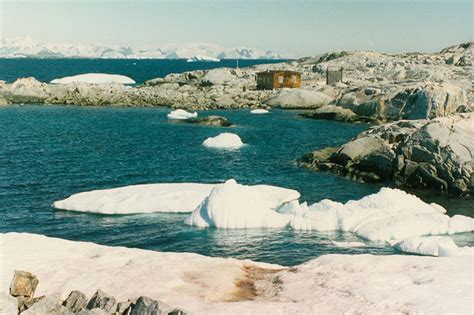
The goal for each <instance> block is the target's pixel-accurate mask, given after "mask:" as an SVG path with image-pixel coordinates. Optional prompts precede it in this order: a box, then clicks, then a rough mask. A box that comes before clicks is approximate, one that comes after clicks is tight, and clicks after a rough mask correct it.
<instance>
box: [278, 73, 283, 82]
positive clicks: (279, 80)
mask: <svg viewBox="0 0 474 315" xmlns="http://www.w3.org/2000/svg"><path fill="white" fill-rule="evenodd" d="M278 83H279V84H283V76H282V75H280V76H279V77H278Z"/></svg>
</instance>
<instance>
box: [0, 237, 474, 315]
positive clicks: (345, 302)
mask: <svg viewBox="0 0 474 315" xmlns="http://www.w3.org/2000/svg"><path fill="white" fill-rule="evenodd" d="M0 248H1V249H2V250H1V251H0V262H1V272H0V292H3V293H7V292H8V287H9V284H10V281H11V278H12V276H13V271H14V270H26V271H30V272H32V273H34V274H35V275H36V276H37V277H38V278H39V280H40V283H39V286H38V288H37V292H36V296H40V295H43V294H54V293H60V294H61V296H62V298H65V297H66V296H67V295H68V294H69V292H70V291H72V290H81V291H83V292H84V293H85V294H86V295H88V296H89V297H90V296H91V295H92V294H93V292H94V291H95V290H97V289H102V290H103V291H105V292H107V293H109V294H112V295H114V296H115V297H116V298H117V299H118V300H119V301H124V300H127V299H128V298H133V297H137V296H140V295H146V296H149V297H152V298H155V299H159V300H161V301H163V302H165V303H168V304H170V305H173V306H179V307H181V308H184V309H186V310H187V311H189V312H190V313H193V314H315V313H318V314H342V313H362V314H367V313H373V314H388V313H390V314H403V313H425V314H433V313H436V314H443V313H456V314H472V313H473V311H474V309H473V303H472V302H473V300H472V296H473V293H474V292H473V290H474V288H473V286H474V279H473V273H472V266H473V256H471V255H467V256H454V257H441V258H438V257H422V256H398V255H391V256H374V255H326V256H322V257H319V258H316V259H313V260H310V261H308V262H306V263H304V264H302V265H298V266H294V267H291V268H284V267H281V266H277V265H270V264H263V263H255V262H252V261H248V260H247V261H243V260H236V259H231V258H229V259H226V258H211V257H206V256H201V255H197V254H190V253H162V252H155V251H148V250H140V249H133V248H124V247H107V246H101V245H96V244H93V243H85V242H74V241H67V240H62V239H57V238H50V237H46V236H41V235H35V234H26V233H6V234H0ZM249 284H252V285H253V288H254V289H255V290H250V292H253V294H249V291H248V290H246V288H248V285H249Z"/></svg>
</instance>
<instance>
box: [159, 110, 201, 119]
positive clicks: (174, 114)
mask: <svg viewBox="0 0 474 315" xmlns="http://www.w3.org/2000/svg"><path fill="white" fill-rule="evenodd" d="M166 116H167V117H168V119H174V120H186V119H189V118H196V117H197V116H198V113H196V112H194V113H190V112H187V111H185V110H184V109H176V110H173V111H171V112H170V113H168V115H166Z"/></svg>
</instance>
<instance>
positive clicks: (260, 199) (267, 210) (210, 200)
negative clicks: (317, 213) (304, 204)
mask: <svg viewBox="0 0 474 315" xmlns="http://www.w3.org/2000/svg"><path fill="white" fill-rule="evenodd" d="M299 197H300V194H299V193H298V192H297V191H296V190H292V189H286V188H280V187H275V186H268V185H255V186H246V185H240V184H238V183H237V182H236V181H235V180H228V181H226V182H225V183H224V184H221V185H216V186H215V187H214V188H213V189H212V191H211V193H210V194H209V196H208V197H207V198H206V199H205V200H204V201H203V202H202V204H201V205H200V206H199V207H198V208H196V210H194V212H193V213H192V214H191V216H190V217H189V218H188V219H186V223H187V224H190V225H195V226H201V227H208V226H213V227H218V228H230V229H241V228H258V227H265V228H274V227H284V226H286V225H288V223H289V221H290V219H291V217H290V216H288V215H285V214H281V213H278V212H276V211H275V210H276V209H277V208H279V207H280V206H281V205H282V204H284V203H286V202H289V201H292V200H296V199H298V198H299Z"/></svg>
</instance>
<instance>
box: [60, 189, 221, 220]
mask: <svg viewBox="0 0 474 315" xmlns="http://www.w3.org/2000/svg"><path fill="white" fill-rule="evenodd" d="M213 187H214V185H212V184H194V183H183V184H148V185H133V186H126V187H120V188H113V189H104V190H93V191H88V192H82V193H78V194H74V195H72V196H70V197H68V198H66V199H64V200H60V201H56V202H54V203H53V207H54V208H56V209H62V210H71V211H80V212H93V213H101V214H133V213H152V212H192V211H193V210H194V209H195V208H196V207H197V206H198V205H199V204H200V203H201V202H202V201H203V200H204V198H206V197H207V196H208V195H209V193H210V192H211V190H212V188H213Z"/></svg>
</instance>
